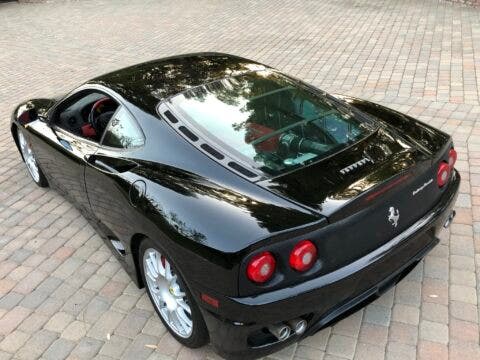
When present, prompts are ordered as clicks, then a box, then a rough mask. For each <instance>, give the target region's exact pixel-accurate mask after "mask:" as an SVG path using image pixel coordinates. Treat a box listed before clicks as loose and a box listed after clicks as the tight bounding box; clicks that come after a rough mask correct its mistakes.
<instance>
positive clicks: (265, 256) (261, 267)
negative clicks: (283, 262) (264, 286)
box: [247, 251, 275, 283]
mask: <svg viewBox="0 0 480 360" xmlns="http://www.w3.org/2000/svg"><path fill="white" fill-rule="evenodd" d="M274 272H275V258H274V257H273V255H272V253H270V252H268V251H265V252H262V253H260V254H257V255H255V256H254V257H252V258H251V259H250V261H249V262H248V265H247V277H248V278H249V279H250V280H252V281H253V282H256V283H264V282H266V281H267V280H269V279H270V278H271V277H272V275H273V273H274Z"/></svg>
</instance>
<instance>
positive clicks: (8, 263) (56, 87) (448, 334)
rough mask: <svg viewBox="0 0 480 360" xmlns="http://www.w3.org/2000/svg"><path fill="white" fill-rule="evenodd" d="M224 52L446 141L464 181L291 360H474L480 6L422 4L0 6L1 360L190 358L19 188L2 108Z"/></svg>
mask: <svg viewBox="0 0 480 360" xmlns="http://www.w3.org/2000/svg"><path fill="white" fill-rule="evenodd" d="M206 50H213V51H223V52H229V53H234V54H238V55H242V56H246V57H249V58H252V59H255V60H259V61H262V62H265V63H268V64H271V65H273V66H275V67H277V68H279V69H281V70H284V71H286V72H288V73H290V74H293V75H295V76H298V77H300V78H302V79H305V80H307V81H310V82H312V83H314V84H315V85H317V86H319V87H321V88H324V89H326V90H329V91H332V92H341V93H347V94H351V95H356V96H360V97H364V98H368V99H372V100H375V101H378V102H381V103H383V104H387V105H389V106H392V107H394V108H396V109H399V110H401V111H405V112H407V113H409V114H410V115H413V116H416V117H418V118H420V119H422V120H424V121H427V122H429V123H430V124H433V125H435V126H437V127H439V128H441V129H443V130H445V131H447V132H448V133H450V134H452V135H453V137H454V139H455V142H456V148H457V151H458V153H459V161H458V163H457V164H458V169H459V170H460V171H461V174H462V177H463V183H462V187H461V194H460V196H459V199H458V203H457V208H456V210H457V218H456V220H455V223H454V224H453V226H452V227H451V230H450V231H449V232H444V233H443V234H442V235H441V240H442V241H441V244H440V245H439V246H437V248H436V249H435V250H434V251H433V252H432V253H431V254H430V255H428V256H427V258H426V259H425V261H424V262H422V263H421V264H420V265H419V266H417V268H416V269H415V270H414V271H413V273H411V274H410V275H409V276H408V277H407V278H405V279H404V280H403V281H402V282H401V283H400V284H399V285H398V286H397V287H396V288H395V289H392V290H391V291H389V292H388V293H387V294H385V295H384V296H382V297H381V298H380V299H379V300H377V301H376V302H375V303H373V304H371V305H369V306H368V307H366V308H365V309H363V310H361V311H359V312H357V313H356V314H354V315H352V316H350V317H348V318H347V319H345V320H343V321H342V322H340V323H338V324H336V325H335V326H333V327H332V328H328V329H325V330H323V331H321V332H320V333H318V334H317V335H315V336H314V337H311V338H308V339H306V340H305V341H303V342H302V343H300V344H298V345H293V346H291V347H290V348H288V349H286V350H284V351H282V352H281V353H277V354H274V355H272V356H271V357H272V358H278V359H290V358H293V357H297V358H307V359H322V358H324V359H327V358H328V359H334V358H347V359H352V358H355V359H383V358H388V359H400V358H405V359H413V358H415V356H417V357H418V358H422V359H427V358H428V359H435V360H440V359H444V358H447V357H448V356H450V358H452V359H454V358H455V359H457V358H460V359H462V360H467V359H475V358H477V359H480V352H479V346H478V342H479V327H478V309H479V307H478V306H479V304H478V291H479V289H480V123H479V119H480V104H479V84H480V9H478V8H477V9H475V8H469V7H460V6H452V5H449V4H445V3H442V2H437V1H434V0H425V1H420V0H398V1H394V0H390V1H389V0H385V1H378V0H377V1H375V0H371V1H368V0H335V1H331V0H328V1H292V0H290V1H285V2H281V1H276V0H275V1H274V0H271V1H266V2H264V3H260V2H257V1H252V2H243V1H239V2H228V3H226V2H222V1H183V0H178V1H175V2H171V1H150V2H147V1H125V2H123V1H122V2H120V1H112V2H105V1H102V2H93V1H92V2H90V1H84V2H65V3H63V2H53V3H52V2H49V3H44V4H25V5H19V4H17V3H4V4H0V124H1V127H0V151H1V156H0V359H9V358H18V359H33V358H38V357H43V358H47V359H50V358H52V359H53V358H64V357H70V358H72V359H76V358H92V357H99V358H104V359H107V358H125V359H126V358H134V359H142V358H152V359H165V358H170V357H172V358H182V359H192V358H204V357H214V358H215V357H216V356H215V355H214V353H213V352H212V349H211V348H209V347H206V348H203V349H200V350H196V351H190V350H188V349H185V348H181V347H180V346H179V345H178V344H177V343H176V342H175V341H174V340H173V339H172V337H171V336H170V335H168V334H167V333H166V332H165V329H164V328H163V326H162V325H161V323H160V321H159V320H158V319H157V317H156V316H155V315H154V313H153V309H152V307H151V306H150V304H149V302H148V299H147V297H146V296H145V293H144V291H141V290H138V289H136V288H135V286H134V284H133V283H132V282H131V281H130V280H129V278H128V277H127V275H126V274H125V272H124V271H123V270H121V269H120V267H119V264H118V263H117V261H116V260H115V259H114V258H113V257H112V255H111V254H110V252H109V250H108V249H107V248H106V247H105V246H104V245H103V244H102V240H101V239H100V238H99V237H98V235H96V234H95V233H94V231H93V230H92V228H91V227H90V226H89V225H88V224H87V222H86V221H85V219H84V218H82V216H81V215H80V214H79V213H78V212H77V211H76V210H75V209H74V208H72V206H71V205H70V204H69V203H68V202H66V201H65V200H64V199H63V198H62V197H61V196H59V195H58V194H57V193H56V192H55V191H53V190H48V189H47V190H43V189H40V188H37V187H36V186H35V185H34V184H33V182H32V181H31V180H30V178H29V176H28V174H27V172H26V170H25V168H24V166H23V164H21V162H20V157H19V155H18V153H17V151H16V149H15V147H14V145H13V142H12V140H11V138H10V134H9V129H8V127H7V125H8V121H9V117H10V113H11V111H12V109H13V106H14V105H15V104H16V103H18V102H19V101H20V100H23V99H25V98H28V97H32V96H48V95H51V94H58V93H61V92H64V91H66V90H69V89H71V88H72V87H74V86H76V85H77V84H79V83H81V82H82V81H85V80H87V79H89V78H91V77H93V76H95V75H98V74H102V73H104V72H106V71H110V70H113V69H116V68H120V67H123V66H126V65H130V64H134V63H138V62H141V61H144V60H148V59H152V58H158V57H162V56H166V55H171V54H178V53H182V52H193V51H206Z"/></svg>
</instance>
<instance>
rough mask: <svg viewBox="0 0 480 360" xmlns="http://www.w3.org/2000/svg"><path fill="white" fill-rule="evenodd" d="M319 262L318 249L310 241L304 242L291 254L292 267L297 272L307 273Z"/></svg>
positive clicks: (299, 243)
mask: <svg viewBox="0 0 480 360" xmlns="http://www.w3.org/2000/svg"><path fill="white" fill-rule="evenodd" d="M316 260H317V248H316V247H315V245H313V243H312V242H311V241H310V240H302V241H300V242H298V243H297V245H295V247H294V248H293V250H292V252H291V253H290V259H289V263H290V267H291V268H292V269H295V270H297V271H307V270H308V269H310V268H311V267H312V266H313V264H314V263H315V261H316Z"/></svg>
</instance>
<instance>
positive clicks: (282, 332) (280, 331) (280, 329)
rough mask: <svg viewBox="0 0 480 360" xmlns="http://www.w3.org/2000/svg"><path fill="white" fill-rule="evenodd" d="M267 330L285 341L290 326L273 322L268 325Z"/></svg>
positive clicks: (288, 334)
mask: <svg viewBox="0 0 480 360" xmlns="http://www.w3.org/2000/svg"><path fill="white" fill-rule="evenodd" d="M268 331H270V332H271V333H272V335H273V336H275V337H276V338H277V339H278V340H279V341H285V340H287V339H288V337H289V336H290V327H289V326H288V325H286V324H275V325H270V326H268Z"/></svg>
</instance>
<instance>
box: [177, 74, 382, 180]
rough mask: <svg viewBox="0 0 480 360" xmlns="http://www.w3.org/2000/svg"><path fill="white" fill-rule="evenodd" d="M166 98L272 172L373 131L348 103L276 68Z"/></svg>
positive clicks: (225, 145)
mask: <svg viewBox="0 0 480 360" xmlns="http://www.w3.org/2000/svg"><path fill="white" fill-rule="evenodd" d="M170 102H171V103H172V104H173V106H174V107H175V109H176V110H177V111H178V112H179V113H180V115H182V116H183V117H184V118H185V119H186V120H187V122H190V125H191V126H192V129H196V130H197V133H200V134H202V135H204V136H205V137H207V138H208V139H209V140H210V141H212V142H213V143H216V144H217V145H219V146H220V148H222V149H223V150H224V151H230V152H231V153H233V155H236V156H239V157H241V158H243V159H244V160H246V161H247V162H248V163H250V164H251V165H252V166H253V167H255V168H260V169H261V170H263V171H264V172H267V173H269V174H271V175H278V174H281V173H283V172H286V171H289V170H291V169H294V168H296V167H300V166H304V165H305V164H308V163H310V162H313V161H316V160H319V159H321V158H322V157H325V156H327V155H329V154H332V153H334V152H337V151H339V150H341V149H342V148H344V147H345V146H348V145H349V144H352V143H354V142H356V141H358V140H360V139H361V138H362V137H364V136H366V135H367V134H369V133H370V132H371V131H373V125H372V123H371V122H370V121H369V120H367V119H365V118H360V117H359V115H358V114H357V113H354V112H353V110H352V109H350V108H348V107H347V106H348V105H345V106H344V105H341V104H340V103H338V102H336V101H334V100H332V99H331V98H329V97H328V96H327V95H325V94H324V93H323V92H321V91H319V90H318V91H317V90H312V89H311V88H310V87H307V86H305V85H304V84H302V83H300V82H297V81H295V80H292V79H290V78H288V77H285V76H283V75H281V74H279V73H277V72H275V71H268V70H267V71H258V72H252V73H248V74H245V75H241V76H236V77H231V78H227V79H222V80H218V81H215V82H212V83H209V84H206V85H203V86H199V87H195V88H192V89H190V90H187V91H186V92H183V93H181V94H179V95H177V96H175V97H173V98H172V99H171V100H170Z"/></svg>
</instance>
